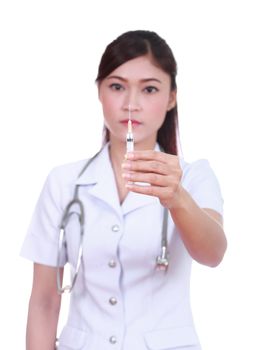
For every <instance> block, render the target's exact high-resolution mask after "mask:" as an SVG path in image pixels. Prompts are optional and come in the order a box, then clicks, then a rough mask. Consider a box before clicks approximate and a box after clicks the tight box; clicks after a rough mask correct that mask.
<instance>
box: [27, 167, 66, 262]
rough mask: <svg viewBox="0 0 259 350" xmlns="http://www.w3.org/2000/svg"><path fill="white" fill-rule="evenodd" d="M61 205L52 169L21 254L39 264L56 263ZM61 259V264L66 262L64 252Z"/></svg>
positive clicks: (59, 193)
mask: <svg viewBox="0 0 259 350" xmlns="http://www.w3.org/2000/svg"><path fill="white" fill-rule="evenodd" d="M61 207H62V206H61V190H60V183H59V181H58V176H57V172H56V171H55V169H54V170H52V171H51V172H50V174H49V175H48V177H47V179H46V181H45V184H44V186H43V189H42V191H41V194H40V196H39V199H38V201H37V204H36V207H35V210H34V213H33V216H32V220H31V223H30V225H29V229H28V232H27V235H26V237H25V240H24V242H23V245H22V249H21V256H23V257H25V258H27V259H29V260H32V261H34V262H36V263H39V264H43V265H48V266H56V265H57V254H58V240H59V226H60V222H61V218H62V208H61ZM61 261H62V264H61V265H64V264H65V263H66V259H65V253H64V252H62V259H61Z"/></svg>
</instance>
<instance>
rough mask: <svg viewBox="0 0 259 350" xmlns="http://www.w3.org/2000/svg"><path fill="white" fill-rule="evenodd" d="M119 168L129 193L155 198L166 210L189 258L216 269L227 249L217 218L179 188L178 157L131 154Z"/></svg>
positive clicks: (157, 153) (220, 224)
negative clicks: (122, 170)
mask: <svg viewBox="0 0 259 350" xmlns="http://www.w3.org/2000/svg"><path fill="white" fill-rule="evenodd" d="M122 167H123V169H124V173H123V175H122V176H123V177H124V178H125V179H126V180H128V181H130V182H128V183H126V187H127V188H128V189H129V190H130V191H134V192H137V193H142V194H146V195H151V196H156V197H158V198H159V200H160V202H161V204H162V205H163V206H164V207H166V208H168V209H169V211H170V213H171V216H172V219H173V220H174V222H175V224H176V226H177V227H178V229H179V232H180V234H181V237H182V240H183V242H184V244H185V247H186V249H187V250H188V252H189V253H190V255H191V256H192V258H193V259H195V260H196V261H198V262H199V263H202V264H205V265H208V266H217V265H218V264H219V263H220V261H221V260H222V258H223V256H224V253H225V250H226V247H227V241H226V237H225V234H224V231H223V228H222V218H221V215H220V214H218V213H217V212H216V211H214V210H211V209H205V208H204V209H203V208H200V207H199V206H198V205H197V204H196V202H195V201H194V200H193V199H192V197H191V196H190V194H189V193H188V192H187V191H186V190H185V189H184V188H183V187H182V186H181V182H180V181H181V177H182V170H181V168H180V165H179V160H178V157H177V156H173V155H170V154H166V153H162V152H155V151H135V152H132V153H128V154H127V161H126V162H124V163H123V165H122ZM134 182H147V183H149V184H150V186H137V185H135V184H134Z"/></svg>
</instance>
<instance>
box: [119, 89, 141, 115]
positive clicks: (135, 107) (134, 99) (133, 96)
mask: <svg viewBox="0 0 259 350" xmlns="http://www.w3.org/2000/svg"><path fill="white" fill-rule="evenodd" d="M123 109H124V110H125V111H127V112H129V113H130V112H138V111H140V109H141V105H140V101H139V98H138V95H137V93H136V92H134V91H132V92H130V93H129V94H128V95H127V96H126V97H125V100H124V104H123Z"/></svg>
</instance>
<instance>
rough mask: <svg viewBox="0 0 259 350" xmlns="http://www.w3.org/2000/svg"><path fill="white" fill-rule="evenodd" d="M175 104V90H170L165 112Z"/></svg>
mask: <svg viewBox="0 0 259 350" xmlns="http://www.w3.org/2000/svg"><path fill="white" fill-rule="evenodd" d="M175 106H176V90H172V91H170V95H169V99H168V105H167V112H168V111H170V110H171V109H172V108H174V107H175Z"/></svg>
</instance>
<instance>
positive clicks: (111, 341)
mask: <svg viewBox="0 0 259 350" xmlns="http://www.w3.org/2000/svg"><path fill="white" fill-rule="evenodd" d="M109 340H110V343H111V344H116V343H117V338H116V337H115V336H114V335H112V336H111V337H110V339H109Z"/></svg>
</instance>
